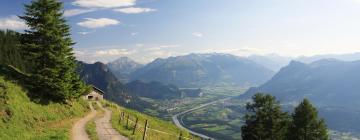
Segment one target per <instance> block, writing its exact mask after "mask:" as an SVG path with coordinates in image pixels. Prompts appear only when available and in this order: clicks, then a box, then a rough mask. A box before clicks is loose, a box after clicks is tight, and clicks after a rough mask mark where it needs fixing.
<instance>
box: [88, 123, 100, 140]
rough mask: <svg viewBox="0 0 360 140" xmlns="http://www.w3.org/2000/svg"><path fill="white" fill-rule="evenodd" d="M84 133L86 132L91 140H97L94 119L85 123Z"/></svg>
mask: <svg viewBox="0 0 360 140" xmlns="http://www.w3.org/2000/svg"><path fill="white" fill-rule="evenodd" d="M85 129H86V133H87V134H88V136H89V138H90V139H91V140H98V139H99V138H98V135H97V133H96V125H95V122H94V120H92V121H89V122H88V123H87V124H86V128H85Z"/></svg>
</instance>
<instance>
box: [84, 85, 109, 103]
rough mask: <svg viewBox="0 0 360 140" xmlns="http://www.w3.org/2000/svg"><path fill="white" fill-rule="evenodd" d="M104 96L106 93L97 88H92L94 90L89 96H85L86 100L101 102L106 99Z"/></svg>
mask: <svg viewBox="0 0 360 140" xmlns="http://www.w3.org/2000/svg"><path fill="white" fill-rule="evenodd" d="M104 94H105V92H104V91H102V90H101V89H99V88H97V87H95V86H92V90H91V91H90V92H89V93H88V94H86V95H84V99H85V100H94V101H99V100H103V99H104Z"/></svg>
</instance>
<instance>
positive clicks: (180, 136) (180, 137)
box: [179, 132, 182, 140]
mask: <svg viewBox="0 0 360 140" xmlns="http://www.w3.org/2000/svg"><path fill="white" fill-rule="evenodd" d="M181 139H182V132H180V135H179V140H181Z"/></svg>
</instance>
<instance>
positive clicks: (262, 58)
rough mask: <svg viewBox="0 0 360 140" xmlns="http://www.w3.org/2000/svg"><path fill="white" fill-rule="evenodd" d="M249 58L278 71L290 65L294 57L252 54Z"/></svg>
mask: <svg viewBox="0 0 360 140" xmlns="http://www.w3.org/2000/svg"><path fill="white" fill-rule="evenodd" d="M247 58H248V59H250V60H252V61H254V62H256V63H258V64H260V65H263V66H264V67H266V68H268V69H270V70H272V71H275V72H278V71H279V70H280V69H281V68H282V67H284V66H286V65H288V64H289V62H290V61H291V59H292V58H290V57H283V56H279V55H276V54H269V55H251V56H249V57H247Z"/></svg>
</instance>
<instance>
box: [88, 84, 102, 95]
mask: <svg viewBox="0 0 360 140" xmlns="http://www.w3.org/2000/svg"><path fill="white" fill-rule="evenodd" d="M91 87H92V88H93V90H96V91H98V92H99V93H101V94H105V92H104V91H102V90H101V89H99V88H97V87H95V86H94V85H92V86H91Z"/></svg>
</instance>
